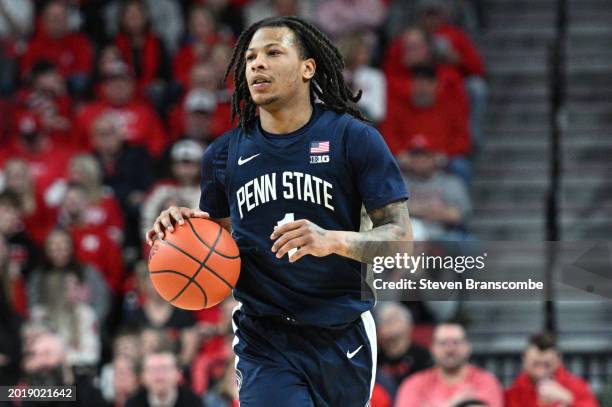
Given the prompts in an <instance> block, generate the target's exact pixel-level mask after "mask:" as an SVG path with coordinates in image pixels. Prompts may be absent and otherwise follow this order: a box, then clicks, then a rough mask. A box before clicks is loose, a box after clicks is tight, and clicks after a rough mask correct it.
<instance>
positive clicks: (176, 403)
mask: <svg viewBox="0 0 612 407" xmlns="http://www.w3.org/2000/svg"><path fill="white" fill-rule="evenodd" d="M180 381H181V372H180V369H179V367H178V362H177V358H176V355H175V354H174V353H173V352H172V351H170V350H166V349H158V350H156V351H154V352H151V353H149V354H147V355H145V356H144V360H143V367H142V383H143V386H144V388H143V389H141V390H140V391H139V392H138V393H136V394H135V395H134V396H133V397H131V398H129V399H128V401H127V403H126V404H125V406H126V407H202V400H201V399H200V398H199V397H198V396H196V395H195V394H194V393H193V392H192V391H191V390H189V389H188V388H186V387H183V386H180V385H179V383H180Z"/></svg>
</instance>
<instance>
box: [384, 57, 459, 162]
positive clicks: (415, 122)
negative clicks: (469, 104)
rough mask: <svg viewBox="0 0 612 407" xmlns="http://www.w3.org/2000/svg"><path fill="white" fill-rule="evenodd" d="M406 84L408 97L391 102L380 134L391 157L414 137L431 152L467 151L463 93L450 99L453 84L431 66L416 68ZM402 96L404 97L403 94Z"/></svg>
mask: <svg viewBox="0 0 612 407" xmlns="http://www.w3.org/2000/svg"><path fill="white" fill-rule="evenodd" d="M411 77H412V80H411V81H410V84H408V85H407V88H408V89H409V95H410V98H409V99H408V100H406V99H404V97H400V96H399V95H398V94H396V96H397V97H398V98H399V99H400V100H402V102H403V103H401V104H400V103H398V101H391V100H390V103H389V108H388V112H387V117H386V119H385V121H384V122H383V123H381V132H382V134H383V136H384V137H385V140H386V142H387V144H388V146H389V149H390V150H391V152H392V153H393V154H398V153H400V152H402V151H404V150H406V149H407V148H408V146H409V145H410V144H411V142H412V139H413V138H414V137H416V136H419V135H420V136H422V137H425V138H426V139H427V140H428V142H429V144H430V145H431V147H432V149H433V150H434V151H436V152H440V153H443V154H446V155H448V156H456V155H465V154H467V153H468V152H469V151H470V135H469V126H468V117H467V115H466V108H465V104H464V102H465V100H464V99H463V97H462V96H465V93H463V94H457V95H456V96H457V97H458V99H457V98H454V97H451V95H452V89H455V88H454V85H453V84H452V83H449V82H447V81H446V80H447V79H446V78H445V77H442V78H439V77H438V76H437V71H436V70H435V68H433V67H431V66H416V67H414V68H413V69H412V73H411ZM402 96H403V95H402Z"/></svg>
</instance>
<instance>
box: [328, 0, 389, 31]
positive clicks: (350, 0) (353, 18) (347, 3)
mask: <svg viewBox="0 0 612 407" xmlns="http://www.w3.org/2000/svg"><path fill="white" fill-rule="evenodd" d="M385 16H386V5H385V3H384V2H383V1H381V0H330V1H324V2H321V3H320V5H319V7H318V9H317V12H316V20H317V23H318V24H319V25H320V26H321V28H322V29H323V30H324V31H325V32H326V33H327V34H329V35H330V36H332V37H336V38H337V37H340V36H342V35H346V34H354V33H356V32H362V31H364V30H367V31H370V32H374V31H376V30H377V29H378V27H379V26H380V25H382V23H383V21H384V19H385Z"/></svg>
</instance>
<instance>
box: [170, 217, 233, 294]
mask: <svg viewBox="0 0 612 407" xmlns="http://www.w3.org/2000/svg"><path fill="white" fill-rule="evenodd" d="M222 232H223V228H222V227H221V225H219V233H218V234H217V237H216V238H215V242H214V243H213V245H212V247H211V248H210V250H209V251H208V254H207V255H206V258H205V259H204V261H202V262H201V263H200V262H198V264H200V267H198V269H197V270H196V272H195V273H194V274H193V276H191V277H190V278H189V281H187V283H186V284H185V286H184V287H183V288H182V289H181V291H179V293H178V294H176V296H175V297H174V299H172V301H175V300H176V299H177V298H178V297H180V296H181V295H182V294H183V293H184V292H185V290H186V289H187V287H189V284H190V283H192V282H193V281H194V280H195V278H196V277H197V276H198V274H199V273H200V271H202V268H206V270H208V271H210V272H212V273H213V274H214V275H216V276H217V277H218V278H219V279H221V281H223V282H224V283H226V284H227V285H228V286H229V287H230V289H231V288H233V287H232V286H231V285H230V284H229V283H228V282H227V281H225V279H224V278H222V277H221V276H220V275H218V274H217V273H215V272H214V271H212V270H211V269H209V268H208V267H206V262H207V261H208V259H209V258H210V256H211V255H212V254H213V252H214V253H217V252H216V251H215V247H216V246H217V243H218V242H219V240H220V239H221V234H222ZM167 243H168V244H169V245H170V246H172V247H174V248H175V249H177V250H179V251H181V252H182V253H184V254H185V255H187V256H188V257H190V258H192V259H195V258H194V257H192V256H191V255H190V254H188V253H187V252H185V251H183V250H182V249H181V248H180V247H178V246H175V245H174V244H172V243H170V242H167ZM172 301H170V302H172ZM204 306H206V304H205V305H204Z"/></svg>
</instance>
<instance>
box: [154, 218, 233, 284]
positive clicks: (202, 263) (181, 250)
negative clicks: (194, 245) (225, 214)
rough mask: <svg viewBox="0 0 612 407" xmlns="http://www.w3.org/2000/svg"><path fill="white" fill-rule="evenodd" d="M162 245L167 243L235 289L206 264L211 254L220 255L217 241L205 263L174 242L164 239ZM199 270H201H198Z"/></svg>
mask: <svg viewBox="0 0 612 407" xmlns="http://www.w3.org/2000/svg"><path fill="white" fill-rule="evenodd" d="M219 228H221V226H219ZM221 231H222V230H221V229H220V230H219V232H221ZM220 236H221V234H219V235H218V236H217V238H216V239H219V237H220ZM162 243H166V244H167V245H168V246H170V247H173V248H175V249H176V250H178V251H179V252H181V253H183V254H184V255H185V256H187V257H189V258H190V259H191V260H193V261H195V262H196V263H198V264H199V265H200V266H204V268H205V269H206V270H208V271H209V272H210V273H212V274H214V275H215V276H216V277H217V278H219V279H220V280H221V281H223V282H224V283H225V284H226V285H227V286H228V287H229V288H230V289H232V290H233V289H234V286H233V285H231V284H230V283H229V281H227V280H226V279H225V278H224V277H223V276H221V275H220V274H217V272H216V271H215V270H213V269H211V268H210V267H207V266H206V262H207V261H208V258H209V257H210V254H211V253H217V254H219V252H218V251H216V250H215V246H216V245H217V240H215V244H214V246H213V247H212V248H211V249H210V251H209V252H208V255H207V256H206V258H205V259H204V261H203V262H200V260H198V259H196V258H195V257H193V256H192V255H190V254H189V253H187V252H186V251H184V250H183V249H181V248H180V247H178V246H177V245H175V244H174V243H172V242H169V241H167V240H163V239H162ZM198 270H199V269H198Z"/></svg>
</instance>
